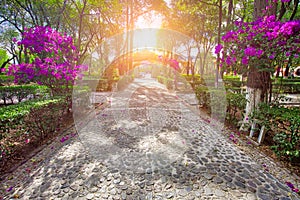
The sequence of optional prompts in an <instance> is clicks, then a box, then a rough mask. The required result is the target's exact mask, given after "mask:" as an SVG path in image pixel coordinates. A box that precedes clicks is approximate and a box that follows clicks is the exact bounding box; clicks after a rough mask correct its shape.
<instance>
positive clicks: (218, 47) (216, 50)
mask: <svg viewBox="0 0 300 200" xmlns="http://www.w3.org/2000/svg"><path fill="white" fill-rule="evenodd" d="M222 49H223V45H222V44H218V45H217V46H216V48H215V54H218V53H220V52H221V50H222Z"/></svg>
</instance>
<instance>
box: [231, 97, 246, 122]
mask: <svg viewBox="0 0 300 200" xmlns="http://www.w3.org/2000/svg"><path fill="white" fill-rule="evenodd" d="M226 101H227V118H226V119H227V120H228V121H229V122H232V123H234V124H236V125H237V122H238V121H240V120H241V118H240V117H243V116H237V113H238V112H240V113H243V112H244V109H245V107H246V104H247V99H246V97H245V95H243V94H241V93H232V92H227V93H226Z"/></svg>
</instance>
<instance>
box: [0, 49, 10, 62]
mask: <svg viewBox="0 0 300 200" xmlns="http://www.w3.org/2000/svg"><path fill="white" fill-rule="evenodd" d="M7 59H8V55H7V52H6V51H5V50H4V49H1V48H0V67H1V66H2V64H3V63H4V62H6V60H7Z"/></svg>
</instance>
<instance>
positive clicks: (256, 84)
mask: <svg viewBox="0 0 300 200" xmlns="http://www.w3.org/2000/svg"><path fill="white" fill-rule="evenodd" d="M267 2H268V1H266V0H254V13H253V19H254V20H256V19H258V18H260V17H263V16H264V15H273V14H276V8H277V7H276V6H277V4H274V3H273V2H271V3H272V6H273V7H272V9H270V10H268V12H267V13H266V12H265V11H264V10H265V8H266V7H267V6H268V3H267ZM270 81H271V78H270V73H269V72H266V71H260V70H259V69H258V68H257V67H256V66H255V65H253V64H252V65H250V69H249V73H248V79H247V95H246V99H247V105H246V109H245V116H244V120H243V122H242V124H241V127H240V130H243V131H246V130H248V128H249V126H247V125H249V124H248V123H249V121H248V120H249V116H250V115H251V114H252V112H253V111H254V110H255V109H257V106H258V104H259V103H261V102H262V101H263V100H264V99H265V100H266V101H267V93H268V91H269V87H272V85H271V84H270Z"/></svg>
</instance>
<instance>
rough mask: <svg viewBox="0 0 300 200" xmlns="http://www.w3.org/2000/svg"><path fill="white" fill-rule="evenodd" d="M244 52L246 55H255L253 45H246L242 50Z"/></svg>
mask: <svg viewBox="0 0 300 200" xmlns="http://www.w3.org/2000/svg"><path fill="white" fill-rule="evenodd" d="M244 54H245V55H246V56H255V55H256V49H255V48H253V47H247V48H246V49H245V50H244Z"/></svg>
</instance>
